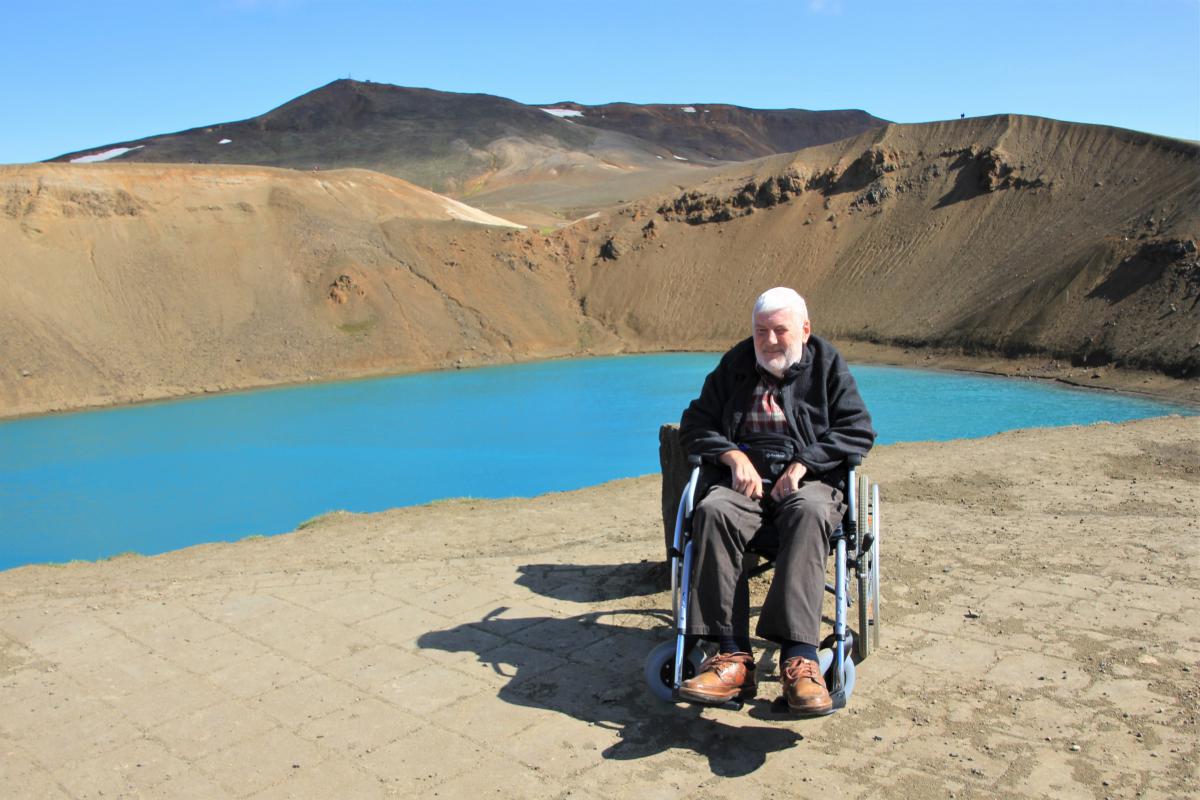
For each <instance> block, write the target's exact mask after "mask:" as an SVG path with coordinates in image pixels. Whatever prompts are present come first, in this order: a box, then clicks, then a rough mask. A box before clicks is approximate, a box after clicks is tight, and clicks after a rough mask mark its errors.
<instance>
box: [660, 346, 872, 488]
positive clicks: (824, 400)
mask: <svg viewBox="0 0 1200 800" xmlns="http://www.w3.org/2000/svg"><path fill="white" fill-rule="evenodd" d="M761 375H762V373H760V372H759V370H758V362H757V360H756V359H755V357H754V341H753V339H746V340H744V341H742V342H739V343H737V344H736V345H734V346H733V348H732V349H730V351H729V352H727V353H726V354H725V355H724V356H722V358H721V362H720V363H719V364H717V367H716V369H714V370H713V371H712V372H710V373H709V375H708V377H707V378H705V379H704V388H703V389H701V391H700V396H699V397H698V398H696V399H695V400H693V401H692V403H691V405H689V406H688V407H687V410H686V411H684V412H683V419H682V420H681V421H680V424H679V435H680V441H681V442H682V443H683V447H684V449H685V450H687V452H688V453H689V454H690V455H695V456H700V457H702V458H704V460H705V461H707V462H713V463H715V462H717V457H718V456H720V455H721V453H724V452H726V451H727V450H734V449H737V445H738V432H739V430H740V428H741V423H742V418H743V417H744V416H745V414H746V412H747V410H748V409H749V408H750V401H751V398H752V397H753V395H754V387H755V386H756V385H757V384H758V381H759V378H760V377H761ZM779 384H780V388H781V389H782V395H783V412H784V415H785V416H786V417H787V421H788V428H789V429H790V433H791V437H790V438H791V439H792V440H793V444H794V445H795V447H796V453H797V455H796V461H799V462H800V463H801V464H803V465H804V466H806V467H808V470H809V472H810V473H812V475H813V477H817V478H819V477H821V476H822V475H824V474H825V473H828V472H830V471H832V470H834V469H836V468H837V467H838V466H839V465H840V464H841V463H842V462H843V461H844V460H845V458H846V456H848V455H850V454H852V453H857V454H859V455H865V454H866V452H867V451H868V450H870V449H871V445H872V444H873V443H874V442H875V429H874V428H872V427H871V415H870V414H868V413H867V407H866V406H865V405H864V404H863V401H862V398H861V397H860V396H859V394H858V386H857V385H856V384H855V382H854V377H853V376H852V375H851V374H850V370H849V368H848V367H847V366H846V360H845V359H844V358H842V356H841V354H840V353H838V351H837V350H835V349H834V347H833V345H831V344H830V343H829V342H827V341H825V340H824V339H822V338H820V337H819V336H810V337H809V339H808V342H807V343H806V344H805V345H804V355H803V357H802V358H801V359H800V361H799V362H797V363H796V364H793V365H792V366H791V367H790V368H789V369H788V371H787V373H786V374H785V375H784V376H783V378H782V379H780V380H779Z"/></svg>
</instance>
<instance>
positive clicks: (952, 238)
mask: <svg viewBox="0 0 1200 800" xmlns="http://www.w3.org/2000/svg"><path fill="white" fill-rule="evenodd" d="M707 174H710V175H715V177H713V178H711V179H709V180H706V181H704V182H702V183H699V184H696V185H693V186H690V187H685V188H682V189H678V190H675V191H673V192H671V193H668V194H662V195H658V196H653V197H645V198H643V199H640V200H638V201H636V202H634V203H630V204H627V205H625V206H622V207H619V208H617V209H615V210H613V211H611V212H608V213H603V214H599V215H594V216H591V217H589V218H586V219H580V220H577V221H576V222H574V223H573V224H570V225H567V226H565V227H561V228H551V227H547V228H543V229H540V230H539V229H518V228H515V227H512V226H511V224H510V223H508V222H507V221H506V220H503V219H499V218H495V217H491V216H488V215H486V214H484V213H483V212H480V211H478V210H477V209H474V208H470V207H468V206H464V205H462V204H460V203H456V202H455V201H452V200H449V199H448V198H445V197H442V196H440V195H436V194H433V193H432V192H429V191H426V190H423V189H420V188H418V187H415V186H413V185H411V184H408V183H406V182H404V181H402V180H399V179H396V178H392V177H389V176H385V175H381V174H379V173H374V172H370V171H366V170H338V171H320V172H311V171H293V170H279V169H270V168H259V167H232V166H224V167H221V166H189V165H150V164H92V165H86V164H80V165H60V164H54V165H33V166H17V167H4V168H0V254H2V255H3V258H2V260H0V274H2V276H3V278H4V280H3V282H2V283H0V342H2V345H0V347H2V348H3V350H2V352H3V361H4V363H5V365H6V366H5V369H4V370H0V414H3V415H6V416H11V415H14V414H23V413H37V412H41V411H46V410H53V409H62V408H76V407H82V406H88V405H104V404H111V403H121V402H129V401H134V400H140V399H147V398H155V397H167V396H174V395H179V394H186V393H194V392H202V391H212V390H220V389H229V388H240V387H250V386H262V385H271V384H279V383H287V382H295V381H304V380H309V379H329V378H340V377H351V376H358V375H369V374H380V373H389V372H401V371H406V370H415V369H426V368H436V367H446V366H454V365H458V364H480V363H490V362H495V361H508V360H517V359H529V358H539V357H550V356H558V355H569V354H579V353H586V352H617V351H630V350H659V349H671V348H687V349H695V348H712V349H718V348H721V347H724V346H727V345H728V344H729V343H730V342H731V341H733V340H735V339H737V338H739V337H741V336H742V335H744V333H745V331H746V329H747V327H748V319H747V317H748V309H749V307H750V304H751V303H752V301H753V299H754V297H755V296H756V295H757V294H758V292H760V291H762V290H763V289H764V288H766V287H769V286H772V285H778V284H786V285H791V286H794V287H795V288H797V289H799V290H800V291H801V292H802V293H804V294H805V295H807V296H808V298H809V300H810V305H811V309H812V313H813V319H814V325H815V328H816V330H817V331H818V332H820V333H822V334H824V335H827V336H831V337H832V338H834V339H837V340H839V341H843V342H848V341H868V342H881V343H891V344H898V345H902V346H909V347H912V346H916V347H920V346H937V347H942V348H951V349H954V350H958V351H964V352H968V353H978V354H985V355H999V356H1013V355H1034V356H1039V357H1045V358H1047V359H1063V360H1064V361H1066V362H1074V363H1077V364H1088V365H1091V364H1108V363H1115V364H1118V365H1122V366H1132V367H1139V368H1146V369H1152V370H1156V371H1159V372H1161V373H1166V374H1170V375H1175V376H1181V377H1191V378H1193V379H1194V378H1195V377H1196V376H1197V375H1200V258H1198V254H1197V247H1196V241H1197V239H1198V238H1200V148H1198V147H1197V146H1196V145H1194V144H1191V143H1185V142H1178V141H1175V140H1169V139H1164V138H1161V137H1154V136H1149V135H1145V134H1138V133H1134V132H1130V131H1123V130H1118V129H1112V128H1104V127H1097V126H1083V125H1072V124H1067V123H1059V122H1054V121H1050V120H1045V119H1037V118H1029V117H992V118H985V119H977V120H965V121H954V122H947V123H938V124H928V125H897V126H891V127H889V128H886V129H883V130H880V131H877V132H871V133H867V134H863V135H861V136H858V137H856V138H853V139H848V140H845V141H842V142H838V143H834V144H830V145H824V146H821V147H817V148H809V149H806V150H802V151H800V152H798V153H795V154H785V155H781V156H772V157H769V158H766V159H761V160H758V161H754V162H748V163H746V164H740V165H733V166H728V167H725V168H723V169H721V170H715V171H712V172H710V173H707Z"/></svg>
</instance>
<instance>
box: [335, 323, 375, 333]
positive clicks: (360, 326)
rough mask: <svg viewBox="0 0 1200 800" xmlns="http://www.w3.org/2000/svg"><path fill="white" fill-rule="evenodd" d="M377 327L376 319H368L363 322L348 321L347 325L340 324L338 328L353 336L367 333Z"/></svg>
mask: <svg viewBox="0 0 1200 800" xmlns="http://www.w3.org/2000/svg"><path fill="white" fill-rule="evenodd" d="M374 327H375V320H373V319H367V320H363V321H362V322H347V323H346V324H345V325H338V330H339V331H341V332H342V333H347V334H350V335H351V336H354V335H357V334H362V333H366V332H367V331H369V330H371V328H374Z"/></svg>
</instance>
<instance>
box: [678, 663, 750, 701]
mask: <svg viewBox="0 0 1200 800" xmlns="http://www.w3.org/2000/svg"><path fill="white" fill-rule="evenodd" d="M755 688H756V687H755V679H754V656H752V655H750V654H749V653H718V654H717V655H715V656H712V657H711V658H709V659H706V660H705V661H704V663H703V664H701V665H700V672H699V673H697V674H696V677H694V678H688V679H687V680H686V681H684V682H683V683H681V684H680V685H679V696H680V697H683V698H684V699H687V700H694V701H696V702H697V703H724V702H726V701H728V700H732V699H733V698H735V697H741V698H743V699H744V698H747V697H753V696H754V690H755Z"/></svg>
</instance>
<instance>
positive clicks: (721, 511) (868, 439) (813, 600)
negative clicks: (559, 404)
mask: <svg viewBox="0 0 1200 800" xmlns="http://www.w3.org/2000/svg"><path fill="white" fill-rule="evenodd" d="M753 325H754V335H753V336H752V337H751V338H750V339H746V340H745V341H742V342H740V343H739V344H737V345H735V346H734V347H733V348H732V349H731V350H730V351H729V352H727V353H726V354H725V355H724V356H723V357H722V358H721V361H720V363H719V364H718V365H717V367H716V369H714V370H713V371H712V372H711V373H710V374H709V375H708V377H707V378H706V379H705V381H704V387H703V389H702V390H701V392H700V396H699V397H698V398H697V399H695V400H693V401H692V403H691V404H690V405H689V406H688V408H687V410H686V411H684V413H683V419H682V420H681V422H680V440H681V442H682V444H683V447H684V449H685V450H687V452H688V453H689V454H690V455H693V456H699V457H701V458H702V459H703V463H704V466H703V468H702V477H703V478H706V479H707V481H711V486H710V488H709V489H708V490H707V493H704V494H703V495H701V493H699V492H698V493H697V495H696V496H697V497H698V498H699V497H703V499H701V500H700V501H699V503H698V505H697V506H696V508H695V512H694V516H693V518H692V536H693V541H694V542H695V544H696V550H695V561H694V564H695V567H694V569H693V571H692V576H691V584H690V600H689V603H688V615H687V620H688V622H687V631H686V633H687V634H689V635H691V636H696V637H699V638H701V639H706V640H709V641H715V642H717V643H718V651H717V653H716V654H715V655H714V656H712V657H711V658H709V659H707V660H706V661H705V662H704V663H703V664H702V665H701V667H700V671H699V673H698V674H697V675H696V676H695V677H693V678H691V679H689V680H686V681H683V682H682V683H681V684H680V686H679V695H680V696H681V697H683V698H685V699H688V700H692V701H694V702H700V703H713V704H719V703H725V702H727V701H730V700H733V699H734V698H745V697H751V696H753V695H754V692H755V663H754V657H753V655H752V653H751V650H750V633H749V627H750V623H749V616H750V599H749V580H748V577H747V576H746V574H745V573H744V572H743V569H742V566H743V558H744V555H745V553H746V549H747V546H748V545H749V544H750V543H751V541H752V540H753V539H754V538H755V537H756V536H758V535H759V534H760V533H767V532H772V531H773V533H774V534H775V535H776V536H777V537H778V555H777V556H776V565H775V575H774V578H773V579H772V581H771V585H770V588H769V589H768V591H767V596H766V599H765V600H764V601H763V605H762V613H761V614H760V616H759V620H758V626H757V628H756V633H757V635H758V636H760V637H762V638H764V639H767V640H769V641H773V642H777V643H778V644H779V647H780V658H779V662H780V679H781V682H782V684H783V695H784V698H785V699H786V701H787V705H788V707H789V709H790V710H791V711H793V712H794V713H797V714H803V715H812V714H828V713H830V712H832V711H833V702H832V700H831V698H830V695H829V691H828V689H827V688H826V686H825V680H824V678H823V676H822V674H821V670H820V667H819V665H818V658H817V644H818V642H819V641H820V625H821V604H822V599H823V597H824V592H825V563H826V559H827V557H828V554H829V541H830V536H831V534H832V533H833V532H834V530H835V529H836V528H837V526H838V524H839V522H840V521H841V519H842V516H843V514H844V513H845V511H846V505H845V500H844V492H845V491H846V487H845V486H844V485H842V484H844V482H845V481H844V478H845V471H844V467H843V463H844V462H845V460H846V458H847V457H848V456H852V455H859V456H861V455H863V454H865V453H866V452H867V451H868V450H869V449H870V448H871V445H872V443H873V442H874V441H875V431H874V429H873V428H872V427H871V417H870V415H869V414H868V413H867V409H866V406H865V405H864V404H863V401H862V398H861V397H860V396H859V393H858V388H857V386H856V385H855V382H854V378H853V377H852V376H851V375H850V371H849V369H848V367H847V365H846V361H845V360H844V359H843V358H842V356H841V355H840V354H839V353H838V352H837V351H836V350H835V349H834V348H833V346H832V345H831V344H830V343H829V342H827V341H825V340H824V339H821V338H820V337H818V336H813V335H812V325H811V323H810V321H809V317H808V308H807V306H806V304H805V302H804V299H803V298H802V297H801V296H800V295H799V294H797V293H796V292H795V291H793V290H792V289H788V288H784V287H777V288H774V289H770V290H768V291H766V292H764V293H763V294H762V295H761V296H760V297H759V298H758V301H757V302H756V303H755V305H754V312H753Z"/></svg>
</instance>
